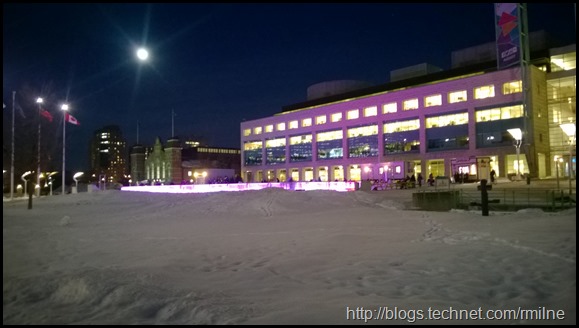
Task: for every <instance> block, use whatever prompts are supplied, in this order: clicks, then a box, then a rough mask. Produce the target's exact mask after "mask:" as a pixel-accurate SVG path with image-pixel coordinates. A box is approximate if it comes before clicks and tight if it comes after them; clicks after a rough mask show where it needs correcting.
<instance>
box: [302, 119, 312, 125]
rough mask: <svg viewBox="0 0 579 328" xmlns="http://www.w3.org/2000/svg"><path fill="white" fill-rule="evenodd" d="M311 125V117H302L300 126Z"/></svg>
mask: <svg viewBox="0 0 579 328" xmlns="http://www.w3.org/2000/svg"><path fill="white" fill-rule="evenodd" d="M307 126H312V119H311V118H304V119H303V120H302V127H307Z"/></svg>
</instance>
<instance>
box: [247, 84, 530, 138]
mask: <svg viewBox="0 0 579 328" xmlns="http://www.w3.org/2000/svg"><path fill="white" fill-rule="evenodd" d="M522 90H523V88H522V82H521V81H512V82H507V83H504V84H503V90H502V91H503V94H505V95H507V94H512V93H518V92H521V91H522ZM494 96H495V86H494V85H492V84H491V85H486V86H482V87H478V88H475V89H474V99H485V98H490V97H494ZM467 100H468V96H467V91H466V90H461V91H455V92H450V93H448V102H449V103H451V104H453V103H459V102H463V101H467ZM441 105H442V95H441V94H436V95H430V96H427V97H424V107H433V106H441ZM418 108H419V101H418V98H414V99H408V100H405V101H403V102H402V110H404V111H407V110H415V109H418ZM397 111H398V103H397V102H392V103H388V104H384V105H382V114H389V113H396V112H397ZM377 115H378V107H377V106H370V107H366V108H364V109H363V116H364V117H371V116H377ZM358 118H360V110H358V109H352V110H349V111H347V112H346V119H347V120H355V119H358ZM341 120H342V113H334V114H331V115H330V122H332V123H335V122H340V121H341ZM313 123H314V122H313V120H312V118H304V119H302V124H301V126H302V127H310V126H312V124H313ZM326 123H327V116H326V115H320V116H316V117H315V124H316V125H321V124H326ZM275 128H276V130H277V131H285V130H286V123H285V122H282V123H277V125H276V126H275ZM297 128H299V122H298V120H293V121H290V122H288V124H287V129H288V130H292V129H297ZM264 130H265V133H271V132H273V131H274V125H273V124H270V125H266V126H265V129H263V128H262V127H261V126H258V127H255V128H253V134H254V135H259V134H262V133H263V132H264ZM251 134H252V129H245V130H243V135H244V136H245V137H247V136H250V135H251Z"/></svg>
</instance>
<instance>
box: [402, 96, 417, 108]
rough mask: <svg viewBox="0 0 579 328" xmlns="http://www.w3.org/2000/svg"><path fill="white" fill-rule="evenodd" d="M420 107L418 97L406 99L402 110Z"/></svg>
mask: <svg viewBox="0 0 579 328" xmlns="http://www.w3.org/2000/svg"><path fill="white" fill-rule="evenodd" d="M413 109H418V98H414V99H408V100H405V101H404V103H403V105H402V110H413Z"/></svg>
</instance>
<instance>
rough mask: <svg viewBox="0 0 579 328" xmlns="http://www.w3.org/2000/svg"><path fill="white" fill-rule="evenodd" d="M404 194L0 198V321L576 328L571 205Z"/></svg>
mask: <svg viewBox="0 0 579 328" xmlns="http://www.w3.org/2000/svg"><path fill="white" fill-rule="evenodd" d="M402 195H404V197H402ZM408 195H409V194H408V193H407V194H404V193H401V192H399V191H396V190H394V191H386V192H364V191H356V192H344V193H340V192H333V191H306V192H292V191H285V190H281V189H264V190H260V191H246V192H221V193H212V194H151V193H136V192H126V191H104V192H95V193H81V194H71V195H66V196H52V197H42V198H40V199H34V204H33V209H31V210H28V209H27V201H26V200H15V201H12V202H4V204H3V286H4V293H3V295H4V296H3V324H403V323H411V322H414V324H481V323H484V324H512V323H514V324H575V322H576V288H577V287H576V219H575V214H576V213H575V209H572V210H567V211H563V212H558V213H544V212H542V211H540V210H522V211H519V212H516V213H506V212H492V211H491V213H490V216H485V217H483V216H481V213H480V211H478V212H469V211H458V210H453V211H449V212H425V211H415V210H409V209H408V201H410V196H408ZM466 313H468V314H469V317H464V316H466ZM394 314H395V315H396V318H397V319H391V320H388V319H389V318H391V317H392V316H394ZM546 315H549V316H550V318H553V317H556V318H557V319H549V320H542V319H543V318H544V317H545V316H546ZM458 316H463V317H462V319H461V320H459V319H456V317H458ZM509 316H511V317H515V316H517V318H516V319H512V320H504V319H503V320H499V319H496V318H504V317H509ZM370 317H372V320H367V321H368V322H367V323H366V322H365V320H364V318H366V319H370ZM376 317H378V319H374V318H376ZM451 317H453V318H455V320H447V319H450V318H451ZM539 317H541V320H539V319H538V318H539ZM436 318H438V319H437V320H435V319H436ZM491 319H495V320H491ZM483 320H484V321H483Z"/></svg>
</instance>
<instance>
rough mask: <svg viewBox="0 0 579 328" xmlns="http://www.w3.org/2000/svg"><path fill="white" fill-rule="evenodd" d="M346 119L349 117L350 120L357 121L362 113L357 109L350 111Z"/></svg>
mask: <svg viewBox="0 0 579 328" xmlns="http://www.w3.org/2000/svg"><path fill="white" fill-rule="evenodd" d="M346 117H347V118H348V119H349V120H355V119H357V118H358V117H360V111H359V110H357V109H352V110H349V111H348V113H347V114H346Z"/></svg>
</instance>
